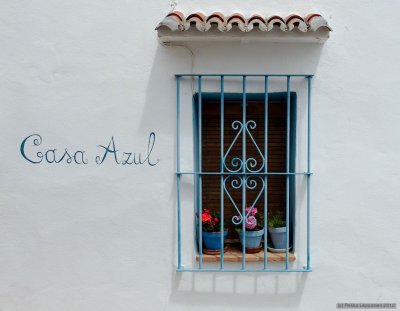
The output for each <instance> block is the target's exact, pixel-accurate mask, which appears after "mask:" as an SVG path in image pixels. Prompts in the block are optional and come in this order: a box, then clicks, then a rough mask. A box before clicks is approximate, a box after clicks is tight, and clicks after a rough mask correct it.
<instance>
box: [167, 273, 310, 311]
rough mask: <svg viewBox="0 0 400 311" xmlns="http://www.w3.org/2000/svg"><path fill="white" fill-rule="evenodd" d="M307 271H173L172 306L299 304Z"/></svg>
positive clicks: (170, 300)
mask: <svg viewBox="0 0 400 311" xmlns="http://www.w3.org/2000/svg"><path fill="white" fill-rule="evenodd" d="M307 276H308V274H307V273H286V274H285V273H280V274H277V273H266V274H265V273H264V274H251V273H249V274H242V273H238V274H231V273H222V274H212V273H174V275H173V283H172V292H171V295H170V299H169V303H170V304H171V305H174V304H175V305H180V306H186V305H187V307H188V308H189V306H190V305H193V303H194V302H195V303H196V305H199V306H228V305H231V306H235V307H239V308H241V309H243V310H248V309H250V308H251V307H261V306H265V307H268V308H269V309H274V308H275V307H276V308H278V307H280V308H282V307H296V306H298V305H299V304H300V301H301V298H302V294H303V291H304V288H305V284H306V280H307Z"/></svg>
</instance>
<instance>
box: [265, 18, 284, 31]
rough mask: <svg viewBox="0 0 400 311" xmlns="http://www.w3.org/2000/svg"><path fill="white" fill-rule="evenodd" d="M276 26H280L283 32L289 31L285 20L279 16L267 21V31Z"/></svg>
mask: <svg viewBox="0 0 400 311" xmlns="http://www.w3.org/2000/svg"><path fill="white" fill-rule="evenodd" d="M275 25H279V28H280V29H281V30H282V31H287V30H288V29H287V26H286V23H285V21H284V20H283V18H282V17H280V16H278V15H273V16H271V17H269V18H268V21H267V29H268V31H270V30H272V29H273V28H274V26H275Z"/></svg>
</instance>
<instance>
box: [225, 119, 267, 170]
mask: <svg viewBox="0 0 400 311" xmlns="http://www.w3.org/2000/svg"><path fill="white" fill-rule="evenodd" d="M256 127H257V123H256V122H255V121H254V120H249V121H247V122H246V125H245V126H244V127H243V123H242V122H240V121H238V120H236V121H233V122H232V128H233V129H234V130H235V131H238V132H237V133H236V135H235V138H234V139H233V140H232V143H231V144H230V145H229V148H228V150H227V151H226V153H225V155H224V158H223V165H224V169H225V170H227V171H228V172H229V173H237V172H240V171H241V170H243V165H244V166H245V169H246V171H248V172H250V173H259V172H261V171H262V169H263V168H264V166H265V158H264V155H263V153H262V152H261V150H260V148H259V147H258V145H257V142H256V141H255V139H254V137H253V135H252V134H251V131H253V130H255V129H256ZM243 130H245V131H246V134H247V135H248V136H249V137H250V139H251V141H252V142H253V144H254V146H255V148H256V150H257V153H258V154H259V156H260V158H261V165H259V162H258V161H257V159H256V158H255V157H249V158H247V159H245V160H243V159H241V158H239V157H233V158H232V159H231V160H230V161H228V162H230V165H231V167H228V165H227V161H226V160H227V158H228V156H229V154H230V153H231V151H232V148H233V146H234V145H235V144H236V142H237V140H238V138H239V137H240V134H242V132H243ZM243 162H244V164H243ZM257 166H259V167H258V168H257Z"/></svg>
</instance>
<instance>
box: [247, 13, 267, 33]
mask: <svg viewBox="0 0 400 311" xmlns="http://www.w3.org/2000/svg"><path fill="white" fill-rule="evenodd" d="M255 24H258V28H259V29H260V30H261V31H267V30H268V28H267V24H266V22H265V20H264V18H263V17H262V16H261V15H258V14H254V15H252V16H251V17H250V18H249V20H248V21H247V28H248V31H251V30H252V29H253V27H254V25H255Z"/></svg>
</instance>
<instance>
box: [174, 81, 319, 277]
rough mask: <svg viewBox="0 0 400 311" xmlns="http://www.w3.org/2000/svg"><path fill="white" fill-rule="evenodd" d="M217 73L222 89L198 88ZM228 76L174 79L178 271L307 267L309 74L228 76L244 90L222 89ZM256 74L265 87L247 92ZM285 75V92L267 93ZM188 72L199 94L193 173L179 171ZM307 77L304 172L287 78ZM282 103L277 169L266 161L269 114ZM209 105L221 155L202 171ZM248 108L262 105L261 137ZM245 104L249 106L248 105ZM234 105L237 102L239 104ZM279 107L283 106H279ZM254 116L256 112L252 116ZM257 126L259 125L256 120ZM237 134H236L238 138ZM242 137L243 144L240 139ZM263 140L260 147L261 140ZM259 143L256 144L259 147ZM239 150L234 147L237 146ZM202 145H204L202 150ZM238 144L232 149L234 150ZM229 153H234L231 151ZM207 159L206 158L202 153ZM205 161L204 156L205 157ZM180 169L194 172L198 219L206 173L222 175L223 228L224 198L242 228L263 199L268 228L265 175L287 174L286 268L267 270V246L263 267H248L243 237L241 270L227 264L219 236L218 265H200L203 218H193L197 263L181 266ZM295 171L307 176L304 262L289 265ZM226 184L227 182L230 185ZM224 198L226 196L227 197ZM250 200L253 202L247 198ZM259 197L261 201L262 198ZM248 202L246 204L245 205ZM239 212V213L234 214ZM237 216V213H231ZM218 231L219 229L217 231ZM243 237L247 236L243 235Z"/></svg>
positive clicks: (195, 99)
mask: <svg viewBox="0 0 400 311" xmlns="http://www.w3.org/2000/svg"><path fill="white" fill-rule="evenodd" d="M215 76H217V77H219V78H220V92H218V93H216V92H213V93H209V92H203V91H202V81H203V79H206V78H208V77H213V78H215ZM226 76H228V75H176V79H177V196H178V198H177V202H178V204H177V206H178V210H177V215H178V271H200V272H202V271H215V272H225V271H241V272H242V271H259V272H272V271H285V272H300V271H302V272H304V271H306V272H308V271H311V268H310V237H309V217H310V198H309V197H310V190H309V186H310V183H309V179H310V175H311V173H310V153H309V151H310V135H309V134H310V133H309V131H310V111H309V109H310V104H311V78H312V76H311V75H229V76H234V77H239V78H241V79H242V93H226V92H225V91H224V78H225V77H226ZM248 76H257V77H260V78H263V79H264V83H265V89H264V92H263V93H247V91H246V87H247V81H246V79H247V77H248ZM276 76H279V77H282V76H283V77H286V81H287V83H286V92H278V93H269V92H268V81H269V79H271V78H273V77H276ZM185 77H189V78H193V77H195V78H197V86H198V93H197V94H195V95H194V96H193V127H194V137H193V141H194V144H193V145H194V168H193V171H192V172H181V171H180V140H179V132H180V120H179V119H180V105H181V103H180V79H182V78H185ZM292 77H296V78H306V79H307V82H308V93H307V94H308V95H307V106H308V107H307V111H308V112H307V130H308V135H307V144H308V148H307V151H308V152H307V172H296V167H295V164H296V161H295V158H296V119H297V116H296V114H297V96H296V93H295V92H291V91H290V83H291V78H292ZM233 103H236V105H237V104H240V107H241V108H240V110H241V118H238V116H235V117H234V121H233V122H232V123H231V124H226V118H225V114H226V111H227V108H226V107H228V106H229V105H233ZM274 103H275V105H281V106H282V105H284V108H285V110H286V111H285V114H286V116H285V119H284V123H286V128H285V136H286V137H285V140H286V144H285V149H286V152H285V153H286V156H285V161H284V165H285V168H284V169H283V170H281V171H276V170H269V169H268V165H269V164H268V163H269V158H270V155H271V153H269V151H268V149H270V148H269V136H270V135H269V134H268V133H269V114H270V111H271V107H273V105H274ZM208 105H214V106H218V107H219V112H217V113H216V114H217V119H219V120H220V125H219V128H218V130H219V132H220V133H219V134H220V135H219V143H217V146H219V147H218V148H219V149H220V154H219V156H218V155H217V157H218V159H217V164H218V166H219V169H214V170H209V169H206V170H204V169H203V167H205V166H204V165H203V162H204V161H203V153H205V152H207V147H205V148H203V145H204V143H205V141H204V139H203V136H204V133H205V129H207V126H205V125H204V124H203V122H204V121H205V120H206V119H205V118H204V112H205V108H204V107H206V106H208ZM249 105H250V106H251V107H258V108H260V107H261V108H263V109H261V110H262V112H261V113H260V114H262V116H261V119H260V120H263V122H260V123H262V126H263V128H262V129H261V132H260V131H259V132H260V133H262V134H261V136H260V137H261V138H260V137H259V138H258V139H257V138H256V139H255V138H254V137H255V136H254V132H253V131H254V129H255V128H256V127H257V122H256V121H255V120H252V119H251V118H249V119H248V118H247V116H248V112H247V110H250V106H249ZM248 106H249V107H248ZM237 107H238V106H237ZM282 107H283V106H282ZM256 117H258V116H256ZM259 125H260V124H259ZM226 126H228V127H229V126H231V127H232V129H233V131H234V132H235V134H234V135H233V136H232V135H231V141H228V142H226V141H225V140H226V134H225V133H224V132H226ZM239 137H240V138H239ZM240 140H241V143H240ZM248 142H250V143H252V144H253V148H252V151H250V152H248V151H249V150H250V148H248V145H249V144H248ZM262 143H263V147H262V146H261V144H262ZM259 145H260V146H259ZM237 147H239V149H241V150H238V148H237ZM203 149H204V150H203ZM233 149H236V151H235V152H232V150H233ZM231 153H232V154H231ZM206 159H208V158H206ZM206 162H207V161H206ZM183 174H192V175H194V176H195V194H196V195H195V202H194V203H195V210H196V212H197V215H198V218H196V219H201V216H202V208H203V207H204V206H203V202H202V201H203V197H204V193H203V187H204V185H205V184H206V183H205V182H204V180H206V179H207V178H208V177H210V176H214V177H217V178H218V177H219V180H220V213H221V224H220V226H221V229H222V228H224V227H225V224H224V218H225V217H224V212H225V206H226V205H227V202H226V201H230V202H229V203H231V204H232V205H233V207H234V213H236V216H233V217H232V222H233V223H235V224H236V225H239V226H241V227H242V228H241V229H242V230H243V231H244V232H245V231H246V226H245V221H246V222H247V221H248V216H249V214H250V211H251V210H252V209H253V208H254V207H255V206H256V205H257V203H258V202H259V200H260V198H261V201H262V200H263V203H262V205H263V214H264V216H265V217H264V228H267V222H268V204H269V203H268V202H269V200H268V197H269V195H270V194H271V193H270V192H271V191H270V190H269V188H270V186H269V183H268V182H269V179H272V178H274V177H282V178H284V179H285V187H284V188H285V216H286V223H288V224H289V226H288V230H287V234H286V248H285V268H284V269H271V268H269V265H268V263H267V261H268V255H267V248H266V247H265V245H264V248H263V252H264V257H263V269H258V270H254V269H249V268H248V265H246V255H245V253H246V249H245V246H244V244H245V242H243V244H242V263H241V268H240V269H226V268H225V267H224V252H223V248H224V238H223V236H222V235H221V252H220V254H221V255H220V260H219V266H218V267H216V268H215V269H208V268H207V269H205V268H203V258H202V257H203V241H202V225H201V222H199V221H197V222H196V226H195V228H196V230H195V236H196V241H197V246H198V258H199V262H198V268H195V269H185V268H183V266H182V262H181V228H180V223H181V219H180V215H181V211H180V196H181V193H180V192H181V187H180V183H181V176H182V175H183ZM296 175H303V176H305V177H306V179H307V224H306V225H307V231H306V232H307V265H306V266H305V267H304V269H291V268H290V267H289V249H290V246H293V247H294V242H295V235H294V231H295V230H294V228H295V201H296V200H295V196H296V192H295V190H296V187H295V177H296ZM228 184H230V185H228ZM229 187H230V189H231V190H232V187H233V188H235V189H236V191H241V202H235V199H234V198H233V196H232V195H231V194H232V193H231V192H230V190H229V189H228V188H229ZM256 187H258V188H260V189H261V190H260V191H257V193H256V194H255V196H254V197H255V198H254V197H253V198H252V199H249V197H250V195H248V196H246V194H248V193H250V192H251V190H252V189H256ZM227 197H228V198H229V200H227ZM249 201H251V202H249ZM261 201H260V202H261ZM249 203H250V204H249ZM247 206H249V207H250V211H249V212H247V211H246V210H245V208H246V207H247ZM238 215H239V216H240V217H237V216H238ZM235 217H236V218H235ZM221 231H222V230H221ZM243 237H244V239H245V235H243Z"/></svg>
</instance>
